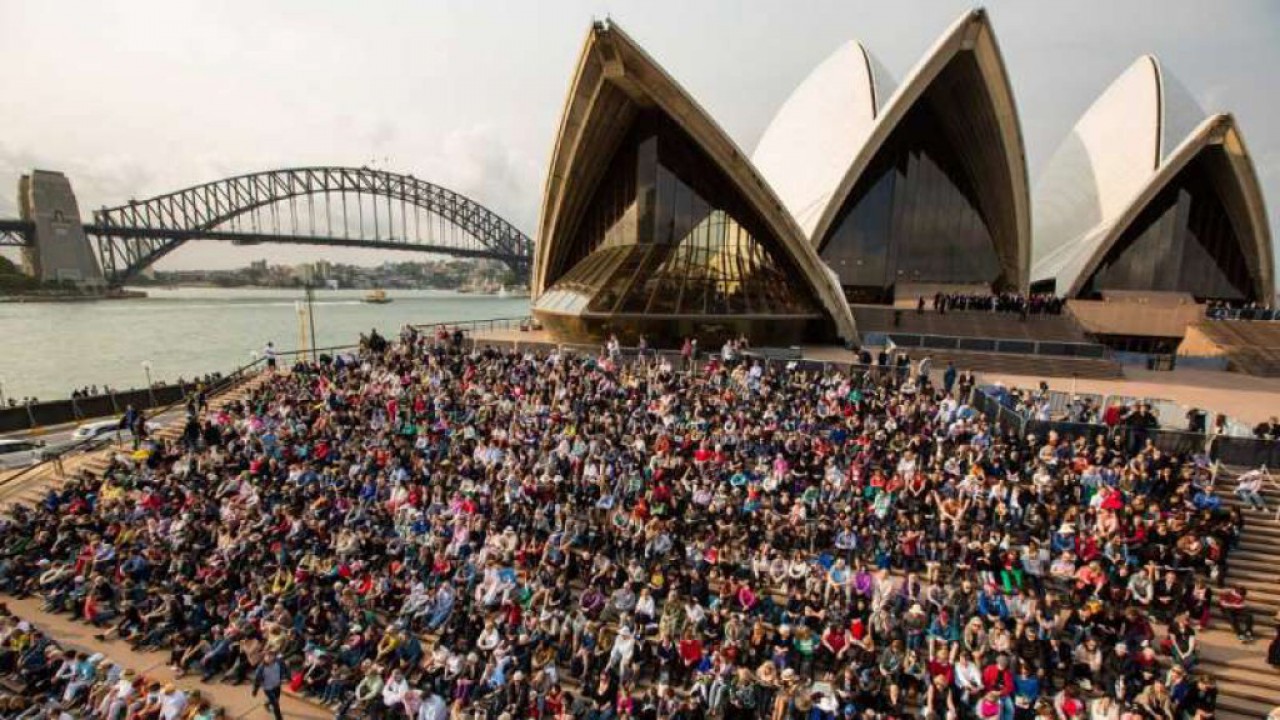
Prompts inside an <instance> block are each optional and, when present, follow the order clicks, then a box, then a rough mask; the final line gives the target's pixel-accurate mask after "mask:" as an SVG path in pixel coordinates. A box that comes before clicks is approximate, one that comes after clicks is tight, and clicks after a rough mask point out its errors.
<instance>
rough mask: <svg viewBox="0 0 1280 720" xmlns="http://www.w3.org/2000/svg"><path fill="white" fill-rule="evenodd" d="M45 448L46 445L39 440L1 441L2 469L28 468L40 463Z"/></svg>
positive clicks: (0, 467) (0, 462)
mask: <svg viewBox="0 0 1280 720" xmlns="http://www.w3.org/2000/svg"><path fill="white" fill-rule="evenodd" d="M43 447H44V443H43V442H41V441H39V440H4V439H0V469H5V470H9V469H12V468H20V467H26V466H28V465H32V464H34V463H36V462H38V461H39V460H40V449H41V448H43Z"/></svg>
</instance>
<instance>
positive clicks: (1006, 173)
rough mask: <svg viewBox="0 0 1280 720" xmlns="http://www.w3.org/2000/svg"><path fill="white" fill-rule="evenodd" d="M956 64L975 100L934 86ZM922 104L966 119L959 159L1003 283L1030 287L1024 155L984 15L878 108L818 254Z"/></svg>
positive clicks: (934, 52)
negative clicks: (973, 82)
mask: <svg viewBox="0 0 1280 720" xmlns="http://www.w3.org/2000/svg"><path fill="white" fill-rule="evenodd" d="M957 63H965V64H969V63H971V66H972V67H976V73H977V76H978V80H977V85H978V86H980V89H979V91H978V92H974V93H972V94H966V95H964V96H961V95H960V94H959V92H960V91H959V90H958V89H957V88H953V87H948V86H946V83H938V82H936V81H937V80H938V79H939V78H940V77H944V78H945V77H947V72H948V71H949V70H951V69H953V68H955V67H959V65H957ZM966 92H967V90H966ZM921 102H937V103H939V104H940V105H941V106H943V107H941V109H940V111H941V113H942V114H943V115H944V116H945V115H950V116H958V115H959V114H966V117H967V118H969V120H966V121H965V122H970V124H969V125H968V126H966V127H964V128H963V129H961V130H960V132H963V133H964V140H963V141H961V142H960V143H959V144H960V145H962V147H959V148H958V152H960V153H962V154H964V156H965V157H966V158H967V162H968V164H969V166H970V168H971V170H972V171H973V172H974V173H975V175H977V176H979V177H978V179H977V183H978V185H979V186H980V188H981V192H982V194H983V196H984V197H983V198H982V199H981V200H980V203H979V204H980V205H982V209H983V215H984V220H985V222H986V223H987V224H988V225H989V226H990V228H991V234H992V239H993V242H994V243H995V246H996V247H995V250H996V254H997V255H998V257H999V259H1000V263H1001V266H1002V271H1003V275H1004V276H1005V278H1007V280H1008V281H1009V282H1011V283H1014V284H1016V285H1018V286H1020V287H1022V286H1025V285H1026V282H1027V275H1028V271H1029V269H1030V259H1031V247H1030V237H1031V214H1030V209H1031V201H1030V192H1029V189H1028V184H1027V170H1026V152H1025V149H1024V146H1023V141H1022V130H1021V127H1020V126H1019V124H1018V113H1017V107H1016V105H1015V103H1014V99H1013V91H1012V88H1011V86H1010V83H1009V77H1008V73H1007V71H1006V68H1005V64H1004V59H1003V57H1002V56H1001V54H1000V47H999V45H998V43H997V42H996V37H995V33H994V31H993V30H992V27H991V22H990V18H989V17H988V15H987V13H986V11H985V10H983V9H981V8H979V9H975V10H972V11H969V12H966V13H965V14H964V15H962V16H961V17H960V18H959V19H958V20H956V21H955V22H954V23H953V24H952V25H951V26H950V27H949V28H948V29H947V30H946V32H944V33H943V34H942V36H941V37H940V38H939V39H938V40H937V42H935V43H934V45H933V47H931V48H930V49H929V51H928V52H926V53H925V55H924V57H923V58H921V60H920V62H919V63H917V65H916V66H915V67H914V68H913V69H912V70H911V72H910V73H908V74H907V76H906V77H905V78H904V79H903V81H902V83H901V84H900V85H899V86H898V88H897V90H896V91H895V92H894V93H893V94H892V95H891V96H890V97H889V98H888V99H887V100H882V101H881V103H880V107H879V111H878V112H877V115H876V121H875V124H874V126H873V128H872V129H871V132H870V133H869V134H868V135H867V136H866V140H865V142H863V144H862V146H861V147H860V148H859V149H858V151H857V153H855V155H854V156H853V159H852V161H851V162H850V163H849V166H848V168H847V169H846V171H845V173H844V176H843V178H842V179H841V181H840V183H839V184H838V185H837V186H836V188H835V191H834V193H833V195H832V198H831V200H830V201H829V202H827V203H826V204H825V209H824V210H823V211H822V214H821V216H820V217H819V218H818V221H817V222H816V223H815V224H814V227H813V230H812V232H811V233H810V239H811V241H812V242H813V243H815V245H816V246H818V247H819V248H821V246H822V244H823V243H824V242H825V241H826V239H827V237H828V235H829V234H830V232H831V231H832V229H833V227H834V225H835V223H836V220H837V218H838V217H839V216H840V214H841V211H842V209H843V207H844V204H845V202H846V201H847V200H848V199H849V197H850V195H851V194H852V193H853V191H854V188H855V186H856V185H857V183H858V181H859V179H860V178H861V177H862V175H863V173H864V172H865V171H866V170H867V168H868V167H869V166H870V165H871V164H872V162H873V160H874V159H875V158H876V157H877V154H878V153H879V151H880V150H881V148H882V147H884V146H885V145H886V143H887V142H888V141H889V139H890V137H891V136H892V135H893V133H894V132H895V130H896V129H897V128H898V127H899V126H900V124H901V123H902V122H903V120H904V119H905V118H907V117H908V114H909V113H910V112H911V111H912V110H913V109H915V108H916V106H917V104H918V103H921Z"/></svg>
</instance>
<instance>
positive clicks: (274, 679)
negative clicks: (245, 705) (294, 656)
mask: <svg viewBox="0 0 1280 720" xmlns="http://www.w3.org/2000/svg"><path fill="white" fill-rule="evenodd" d="M288 675H289V668H288V667H286V666H285V664H284V660H283V659H282V658H281V657H280V656H279V655H277V654H275V653H274V652H267V653H266V654H264V655H263V657H262V664H261V665H259V666H258V670H257V671H256V672H255V673H254V674H253V696H254V697H257V696H258V690H259V689H261V690H262V694H263V695H266V697H267V708H268V709H269V710H271V714H272V715H274V716H275V719H276V720H284V715H282V714H281V713H280V688H281V686H282V685H284V681H285V678H287V677H288Z"/></svg>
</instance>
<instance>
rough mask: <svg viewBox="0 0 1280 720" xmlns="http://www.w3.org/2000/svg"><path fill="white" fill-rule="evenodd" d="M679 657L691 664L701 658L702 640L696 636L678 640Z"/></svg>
mask: <svg viewBox="0 0 1280 720" xmlns="http://www.w3.org/2000/svg"><path fill="white" fill-rule="evenodd" d="M680 659H681V660H683V661H684V663H685V664H686V665H692V664H694V663H696V662H698V661H699V660H701V659H702V641H700V640H698V639H697V638H693V639H692V640H681V641H680Z"/></svg>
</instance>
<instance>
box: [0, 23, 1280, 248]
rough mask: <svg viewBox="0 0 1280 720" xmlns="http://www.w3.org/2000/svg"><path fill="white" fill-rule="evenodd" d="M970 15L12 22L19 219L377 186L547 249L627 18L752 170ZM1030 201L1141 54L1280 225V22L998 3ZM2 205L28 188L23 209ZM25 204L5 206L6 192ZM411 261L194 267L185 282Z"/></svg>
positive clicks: (10, 175) (7, 142)
mask: <svg viewBox="0 0 1280 720" xmlns="http://www.w3.org/2000/svg"><path fill="white" fill-rule="evenodd" d="M971 7H973V4H972V3H967V2H959V1H953V0H929V1H927V2H926V1H921V2H895V3H887V2H863V1H862V0H857V1H853V0H830V1H822V2H801V1H799V0H790V1H778V2H764V1H760V2H748V1H745V0H710V1H708V0H616V1H609V0H579V1H572V2H570V1H558V2H550V1H544V2H531V1H529V0H512V1H510V2H497V1H492V0H487V1H485V2H472V1H465V2H464V1H462V0H458V1H456V2H430V1H427V0H361V1H359V2H357V1H355V0H346V1H344V2H337V1H335V0H288V1H276V0H216V1H214V2H208V1H205V2H194V1H193V2H187V1H185V0H83V1H82V2H65V1H62V0H28V1H26V2H19V1H17V0H0V28H3V31H2V32H3V42H4V46H5V53H6V59H7V62H5V63H4V64H3V66H2V67H0V78H2V82H3V84H4V86H5V87H4V91H3V92H0V104H3V107H0V128H3V130H2V131H0V215H12V214H13V213H14V212H15V204H14V201H15V195H16V191H17V181H18V176H19V175H20V174H21V173H22V172H24V171H27V170H29V169H30V168H33V167H39V168H45V169H53V170H62V171H64V172H66V173H67V174H68V175H69V176H70V177H71V180H72V183H73V185H74V187H75V189H76V192H77V194H78V196H79V198H80V206H81V211H82V214H84V215H86V216H87V215H88V213H89V211H90V210H91V209H92V208H95V207H100V206H102V205H114V204H119V203H122V202H125V201H127V200H128V199H129V198H139V199H141V198H144V197H149V196H151V195H155V194H159V193H162V192H165V191H169V190H175V189H178V188H181V187H186V186H189V185H193V184H196V183H199V182H204V181H208V180H214V179H218V178H221V177H226V176H229V175H235V174H240V173H244V172H252V171H257V170H265V169H271V168H278V167H291V166H303V165H354V166H361V165H374V166H376V167H380V168H383V169H387V170H392V171H396V172H403V173H412V174H414V175H415V176H417V177H420V178H424V179H428V180H431V181H433V182H436V183H438V184H441V185H444V186H446V187H449V188H452V189H454V190H458V191H460V192H463V193H465V194H467V195H470V196H471V197H473V198H474V199H476V200H478V201H480V202H482V203H483V204H485V205H487V206H489V207H490V208H492V209H493V210H495V211H497V212H498V213H500V214H502V215H504V216H505V217H507V218H508V219H509V220H511V221H512V222H513V223H514V224H515V225H517V226H518V227H520V228H521V229H523V230H525V231H526V232H528V233H530V234H532V233H533V230H534V226H535V223H536V220H537V211H538V203H539V202H540V200H541V193H542V182H543V170H544V168H545V165H546V162H547V159H548V156H549V155H550V152H551V146H552V141H553V140H554V133H555V130H556V127H557V123H558V120H559V115H560V111H561V107H562V104H563V100H564V96H565V93H566V90H567V89H568V84H569V81H570V79H571V74H572V71H573V65H574V62H575V60H576V58H577V53H578V51H579V49H580V46H581V43H582V40H583V38H584V37H585V33H586V31H587V28H588V26H589V24H590V22H591V20H592V19H593V18H598V17H604V16H605V15H609V16H611V17H612V18H613V19H614V20H615V21H617V22H618V23H619V24H620V25H622V27H624V28H625V29H626V30H627V32H628V33H629V34H631V35H632V37H634V38H635V39H636V40H637V41H638V42H640V43H641V44H642V45H643V46H644V47H645V48H646V49H647V50H648V51H649V52H650V54H651V55H653V57H654V58H656V59H657V61H658V62H659V63H661V64H662V65H663V66H664V67H666V69H667V70H668V71H669V72H670V73H671V74H672V75H673V76H674V77H675V78H676V79H677V80H678V81H679V82H681V83H682V84H683V85H684V86H685V88H686V89H688V90H689V92H690V93H692V95H693V96H694V97H695V98H696V99H697V100H698V101H699V102H700V103H701V104H702V105H703V106H704V107H705V108H707V109H708V110H709V111H710V113H711V114H712V116H714V117H715V118H716V119H717V120H718V121H719V122H720V124H721V125H723V126H724V127H725V129H726V130H727V131H728V132H729V134H730V136H732V137H733V138H734V139H735V140H736V141H737V142H738V144H739V145H740V146H741V147H743V148H744V149H745V150H747V151H748V152H749V151H750V150H751V149H752V148H754V146H755V143H756V140H757V139H758V138H759V136H760V133H761V132H762V131H763V129H764V127H765V125H766V124H767V123H768V121H769V119H770V117H771V115H772V114H773V112H774V111H775V110H776V108H777V107H778V105H779V104H780V103H781V102H782V101H783V100H784V99H785V98H786V96H787V95H788V94H789V93H790V91H791V90H792V88H794V87H795V85H796V84H797V83H798V82H799V81H800V80H801V79H803V78H804V76H805V75H806V74H807V73H808V72H809V71H810V70H811V69H812V68H813V67H814V66H815V65H816V64H817V63H818V62H820V61H821V60H822V59H823V58H825V57H826V56H827V55H828V54H829V53H830V52H831V51H833V50H834V49H835V48H836V47H838V46H839V45H841V44H842V43H843V42H845V41H846V40H848V39H850V38H857V39H859V40H861V41H862V42H863V44H864V45H866V46H867V47H868V48H869V49H870V50H871V52H872V53H874V54H875V55H877V56H878V57H879V58H880V60H881V61H882V62H883V63H884V65H885V66H886V67H887V68H888V70H889V71H890V73H891V74H892V75H893V76H894V77H895V79H896V80H899V81H900V80H901V79H902V78H903V76H904V75H905V74H906V72H907V71H908V70H909V69H910V68H911V66H912V65H914V64H915V62H916V61H917V60H918V59H919V57H920V55H921V54H922V53H923V52H924V51H925V50H926V49H927V48H928V47H929V46H930V45H931V44H932V43H933V41H934V40H935V39H936V38H937V36H938V35H939V34H940V33H941V32H942V31H943V30H945V29H946V28H947V27H948V26H949V25H950V24H951V23H952V22H953V21H954V20H955V19H956V18H957V17H958V16H959V15H960V14H961V13H962V12H965V11H966V10H968V9H970V8H971ZM986 7H987V8H988V10H989V11H990V14H991V18H992V22H993V24H994V26H995V31H996V35H997V37H998V39H999V42H1000V45H1001V49H1002V51H1003V54H1004V57H1005V61H1006V63H1007V65H1008V70H1009V74H1010V76H1011V79H1012V83H1013V89H1014V93H1015V96H1016V100H1017V103H1018V112H1019V115H1020V118H1021V122H1022V129H1023V135H1024V137H1025V140H1026V144H1027V153H1028V156H1029V163H1030V171H1031V179H1032V182H1033V183H1034V181H1035V178H1036V177H1037V176H1038V174H1039V172H1040V170H1041V168H1042V167H1043V166H1044V163H1045V162H1046V160H1047V159H1048V157H1049V155H1050V154H1052V152H1053V150H1054V148H1055V147H1056V146H1057V144H1058V142H1059V141H1060V140H1061V139H1062V137H1063V136H1064V135H1065V134H1066V133H1067V131H1068V130H1069V129H1070V127H1071V125H1072V124H1073V123H1074V122H1075V120H1076V118H1077V117H1078V116H1079V115H1080V113H1081V112H1082V111H1083V110H1084V109H1085V108H1086V107H1087V106H1088V105H1089V104H1090V103H1091V102H1092V100H1093V99H1094V97H1096V95H1097V94H1098V93H1100V92H1101V91H1102V90H1103V89H1104V88H1105V87H1106V86H1107V85H1108V84H1109V83H1110V82H1111V80H1112V79H1114V78H1115V77H1116V76H1117V75H1118V74H1119V73H1120V72H1121V71H1123V70H1124V69H1125V68H1126V67H1128V66H1129V64H1130V63H1132V62H1133V60H1134V59H1135V58H1136V57H1137V56H1139V55H1140V54H1142V53H1147V52H1150V53H1154V54H1156V55H1158V56H1159V57H1160V58H1161V60H1162V62H1163V64H1164V66H1165V68H1166V70H1167V71H1169V72H1171V73H1173V74H1174V75H1176V76H1177V77H1178V78H1179V79H1180V80H1181V81H1182V83H1183V84H1184V85H1186V87H1187V88H1188V89H1189V90H1190V91H1191V93H1192V94H1193V95H1194V96H1195V97H1196V99H1197V100H1199V102H1200V103H1201V104H1202V105H1203V106H1204V107H1205V109H1206V110H1209V111H1215V110H1229V111H1231V112H1234V113H1235V114H1236V116H1237V118H1238V119H1239V120H1240V123H1241V125H1242V127H1243V130H1244V133H1245V138H1246V141H1247V142H1248V145H1249V148H1250V150H1251V151H1252V153H1253V156H1254V159H1255V162H1256V164H1257V169H1258V173H1259V175H1260V176H1261V178H1262V183H1263V186H1264V191H1265V192H1266V194H1267V199H1268V202H1269V210H1270V215H1271V218H1272V226H1273V227H1275V225H1276V223H1275V218H1276V217H1277V212H1278V211H1280V194H1278V193H1280V123H1278V122H1277V119H1278V118H1280V114H1278V113H1277V109H1278V105H1280V94H1278V93H1277V89H1278V86H1280V83H1277V82H1276V79H1275V78H1276V72H1277V70H1276V69H1277V68H1280V2H1275V1H1274V0H1256V1H1250V0H1232V1H1231V2H1223V1H1222V0H1213V1H1210V0H1204V1H1192V0H1142V1H1126V2H1116V0H1099V1H1092V0H1089V1H1086V0H1072V1H1071V2H1060V1H1057V0H1055V1H1052V2H1048V1H1046V2H1040V1H1032V0H993V1H992V2H989V3H987V5H986ZM6 183H7V184H8V185H6ZM6 187H7V188H9V189H7V190H6V189H5V188H6ZM320 256H325V257H329V258H331V259H334V260H338V261H347V262H364V263H369V262H378V261H380V260H382V259H388V258H390V259H403V258H407V257H410V256H406V255H403V254H394V253H376V252H371V251H353V250H345V251H334V250H328V251H321V250H316V249H306V248H298V247H286V246H281V247H272V246H258V247H249V248H233V247H231V246H230V245H229V244H222V243H199V244H192V245H189V246H188V247H186V248H183V249H182V250H179V251H178V252H176V253H174V254H173V255H171V256H169V257H168V258H167V259H166V260H164V261H163V263H162V265H161V267H162V268H167V269H178V268H196V267H236V266H240V265H244V264H246V263H247V262H248V261H250V260H252V259H256V258H259V257H266V258H268V259H269V260H271V261H272V262H283V263H289V264H291V263H295V262H302V261H305V260H310V259H313V258H315V257H320Z"/></svg>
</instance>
